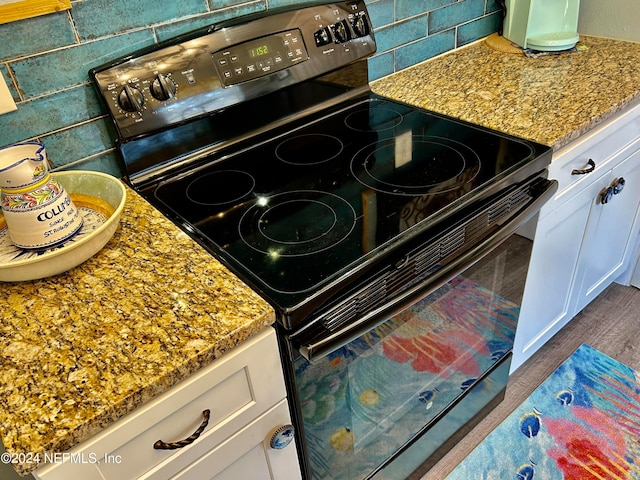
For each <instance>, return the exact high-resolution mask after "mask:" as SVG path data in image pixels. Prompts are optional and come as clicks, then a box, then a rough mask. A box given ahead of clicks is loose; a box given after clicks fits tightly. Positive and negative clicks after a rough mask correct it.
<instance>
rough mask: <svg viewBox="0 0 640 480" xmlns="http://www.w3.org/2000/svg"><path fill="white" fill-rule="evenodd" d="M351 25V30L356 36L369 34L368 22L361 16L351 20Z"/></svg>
mask: <svg viewBox="0 0 640 480" xmlns="http://www.w3.org/2000/svg"><path fill="white" fill-rule="evenodd" d="M351 26H352V27H353V32H354V33H355V34H356V37H366V36H367V35H369V24H368V23H367V19H366V18H364V17H363V16H359V17H357V18H356V19H355V20H353V22H352V23H351Z"/></svg>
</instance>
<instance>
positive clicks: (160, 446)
mask: <svg viewBox="0 0 640 480" xmlns="http://www.w3.org/2000/svg"><path fill="white" fill-rule="evenodd" d="M202 416H203V417H204V419H203V420H202V423H201V424H200V426H199V427H198V429H197V430H196V431H195V432H193V433H192V434H191V435H189V436H188V437H187V438H185V439H183V440H178V441H177V442H163V441H162V440H158V441H157V442H156V443H154V444H153V448H155V449H157V450H175V449H176V448H182V447H186V446H187V445H190V444H192V443H193V442H195V441H196V440H197V438H198V437H199V436H200V434H202V432H204V429H205V428H207V425H209V417H210V416H211V411H210V410H209V409H208V408H207V409H206V410H205V411H203V412H202Z"/></svg>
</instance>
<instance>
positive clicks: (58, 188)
mask: <svg viewBox="0 0 640 480" xmlns="http://www.w3.org/2000/svg"><path fill="white" fill-rule="evenodd" d="M0 193H1V197H0V206H1V207H2V213H3V214H4V218H5V221H6V223H7V227H8V228H9V237H10V238H11V240H12V241H13V243H15V244H16V245H17V246H18V247H20V248H29V249H37V248H48V247H51V246H52V245H54V244H56V243H59V242H63V241H64V240H67V239H68V238H70V237H71V236H72V235H74V234H75V233H76V232H77V231H78V230H79V229H80V227H82V216H81V215H80V214H79V212H78V209H77V208H76V207H75V205H74V204H73V202H72V201H71V198H70V197H69V194H68V193H67V192H66V191H65V189H64V188H63V187H62V185H60V184H59V183H58V182H57V181H56V179H55V178H53V177H52V176H51V174H50V173H49V165H48V161H47V156H46V153H45V149H44V145H42V144H41V143H39V142H25V143H17V144H15V145H10V146H8V147H4V148H0Z"/></svg>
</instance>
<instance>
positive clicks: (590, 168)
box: [571, 159, 596, 175]
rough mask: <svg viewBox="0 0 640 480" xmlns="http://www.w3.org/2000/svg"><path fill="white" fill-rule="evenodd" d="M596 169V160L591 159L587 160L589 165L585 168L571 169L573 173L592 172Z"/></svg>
mask: <svg viewBox="0 0 640 480" xmlns="http://www.w3.org/2000/svg"><path fill="white" fill-rule="evenodd" d="M595 169H596V162H594V161H593V160H591V159H589V160H587V166H586V167H584V168H574V169H573V170H571V175H584V174H585V173H591V172H593V171H594V170H595Z"/></svg>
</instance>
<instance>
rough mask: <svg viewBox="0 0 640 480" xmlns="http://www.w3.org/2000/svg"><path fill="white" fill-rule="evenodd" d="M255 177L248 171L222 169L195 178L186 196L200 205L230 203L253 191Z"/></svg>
mask: <svg viewBox="0 0 640 480" xmlns="http://www.w3.org/2000/svg"><path fill="white" fill-rule="evenodd" d="M255 185H256V181H255V179H254V178H253V177H252V176H251V175H250V174H248V173H247V172H242V171H239V170H222V171H219V172H212V173H208V174H206V175H202V176H201V177H197V178H195V179H194V180H193V181H192V182H191V183H190V184H189V185H187V188H186V190H185V195H186V197H187V198H188V199H189V200H190V201H192V202H193V203H195V204H198V205H210V206H215V205H228V204H230V203H234V202H238V201H240V200H242V199H243V198H245V197H246V196H247V195H249V194H250V193H251V192H252V191H253V187H255Z"/></svg>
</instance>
